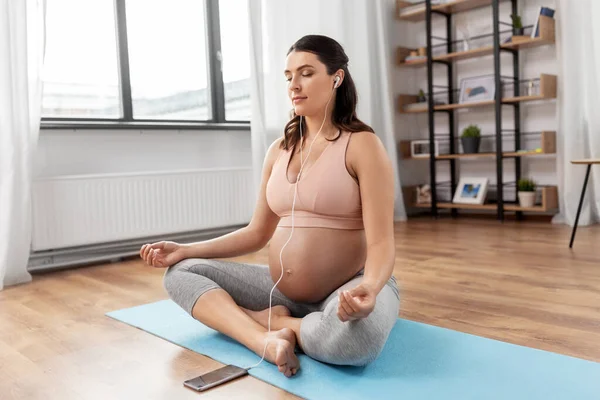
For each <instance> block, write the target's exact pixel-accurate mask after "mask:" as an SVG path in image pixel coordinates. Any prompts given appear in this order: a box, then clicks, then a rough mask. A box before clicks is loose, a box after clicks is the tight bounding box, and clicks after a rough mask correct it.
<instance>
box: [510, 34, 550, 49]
mask: <svg viewBox="0 0 600 400" xmlns="http://www.w3.org/2000/svg"><path fill="white" fill-rule="evenodd" d="M553 43H554V40H549V39H546V38H542V37H536V38H531V39H528V40H524V41H522V42H517V43H512V42H511V43H504V44H502V45H501V46H500V47H502V48H503V49H514V50H516V49H530V48H533V47H539V46H544V45H547V44H553Z"/></svg>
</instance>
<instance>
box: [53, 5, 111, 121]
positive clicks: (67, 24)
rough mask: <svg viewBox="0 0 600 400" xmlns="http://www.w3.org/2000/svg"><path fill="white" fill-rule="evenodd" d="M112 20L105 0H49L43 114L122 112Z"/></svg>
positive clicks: (104, 115) (85, 115)
mask: <svg viewBox="0 0 600 400" xmlns="http://www.w3.org/2000/svg"><path fill="white" fill-rule="evenodd" d="M75 15H76V16H77V17H76V18H73V16H75ZM115 25H116V23H115V17H114V8H113V6H112V4H111V2H109V1H85V2H83V1H81V0H57V1H56V0H55V1H52V0H50V1H48V3H47V8H46V36H47V39H46V55H45V61H44V97H43V116H45V117H74V118H119V117H120V116H121V98H120V95H119V93H120V89H119V72H118V63H117V52H116V33H115V28H116V26H115Z"/></svg>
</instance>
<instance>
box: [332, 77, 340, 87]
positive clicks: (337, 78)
mask: <svg viewBox="0 0 600 400" xmlns="http://www.w3.org/2000/svg"><path fill="white" fill-rule="evenodd" d="M338 86H340V76H339V75H336V76H335V85H333V88H334V89H335V88H337V87H338Z"/></svg>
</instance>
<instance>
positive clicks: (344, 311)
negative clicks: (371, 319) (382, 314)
mask: <svg viewBox="0 0 600 400" xmlns="http://www.w3.org/2000/svg"><path fill="white" fill-rule="evenodd" d="M338 295H339V299H340V303H339V305H338V313H337V315H338V318H339V319H340V320H341V321H343V322H346V321H353V320H355V319H360V318H365V317H367V316H368V315H369V314H370V313H371V312H372V311H373V309H374V308H375V301H376V299H377V293H375V290H374V289H373V288H372V287H371V286H370V285H369V284H367V283H361V284H360V285H358V286H356V287H355V288H354V289H351V290H344V291H342V292H338Z"/></svg>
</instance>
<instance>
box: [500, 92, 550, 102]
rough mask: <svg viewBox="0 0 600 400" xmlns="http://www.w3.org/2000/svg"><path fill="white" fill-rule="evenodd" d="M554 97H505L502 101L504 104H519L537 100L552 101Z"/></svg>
mask: <svg viewBox="0 0 600 400" xmlns="http://www.w3.org/2000/svg"><path fill="white" fill-rule="evenodd" d="M552 98H553V97H548V96H543V95H541V94H540V95H536V96H518V97H505V98H504V99H502V102H503V103H519V102H521V103H522V102H525V101H536V100H546V99H552Z"/></svg>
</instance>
